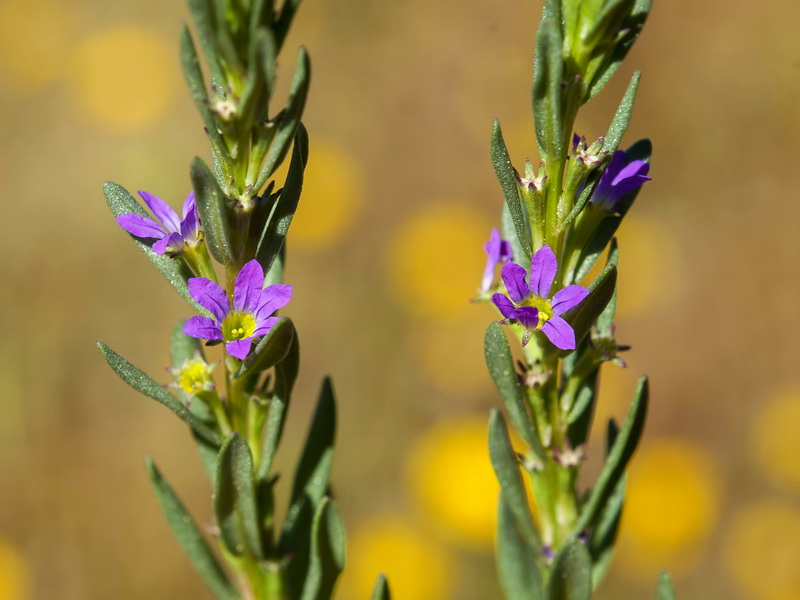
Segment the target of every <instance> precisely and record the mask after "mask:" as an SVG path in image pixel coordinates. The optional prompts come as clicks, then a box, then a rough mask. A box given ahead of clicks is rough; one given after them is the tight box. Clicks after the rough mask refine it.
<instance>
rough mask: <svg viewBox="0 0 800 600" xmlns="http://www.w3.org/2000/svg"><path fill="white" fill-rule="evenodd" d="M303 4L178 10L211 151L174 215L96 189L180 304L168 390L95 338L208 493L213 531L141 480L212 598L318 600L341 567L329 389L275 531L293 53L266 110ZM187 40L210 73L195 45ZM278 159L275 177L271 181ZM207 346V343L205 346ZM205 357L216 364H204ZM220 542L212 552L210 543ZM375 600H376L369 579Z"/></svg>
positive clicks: (294, 200) (293, 155) (113, 188)
mask: <svg viewBox="0 0 800 600" xmlns="http://www.w3.org/2000/svg"><path fill="white" fill-rule="evenodd" d="M298 6H299V0H284V1H283V2H282V3H281V4H280V7H278V6H277V5H276V3H275V2H274V1H273V0H247V1H244V2H239V1H234V0H189V8H190V12H191V15H192V20H193V22H194V27H195V34H194V35H192V34H191V33H190V32H189V29H188V28H187V27H185V28H184V30H183V32H182V35H181V41H180V55H181V62H182V66H183V73H184V76H185V79H186V82H187V84H188V87H189V90H190V92H191V95H192V98H193V99H194V103H195V105H196V107H197V109H198V111H199V113H200V116H201V118H202V121H203V124H204V126H205V131H206V134H207V136H208V140H209V142H210V145H211V167H209V166H208V165H207V164H206V162H205V161H204V160H202V159H200V158H195V159H194V161H193V162H192V164H191V169H190V179H191V184H192V191H191V192H190V193H189V196H188V197H187V198H186V200H185V202H184V204H183V208H182V211H181V215H180V216H179V215H178V213H177V212H176V211H175V210H174V209H173V208H171V207H170V206H169V204H168V203H167V202H165V201H164V200H162V199H160V198H158V197H157V196H155V195H153V194H151V193H148V192H140V193H139V194H140V196H141V198H142V200H143V201H144V203H145V205H146V206H147V208H148V209H149V211H150V214H148V212H146V211H145V210H144V208H143V207H142V206H141V205H140V204H139V203H138V202H137V201H136V200H135V199H134V198H133V197H132V196H131V195H130V194H129V193H128V192H127V191H126V190H125V189H124V188H122V187H121V186H119V185H117V184H115V183H106V184H105V187H104V193H105V198H106V201H107V203H108V205H109V207H110V208H111V210H112V212H113V213H114V216H115V217H116V219H117V222H118V224H119V225H120V226H121V227H122V229H124V230H125V231H127V232H128V233H129V234H130V236H131V238H132V239H133V241H134V242H135V243H136V245H138V246H139V248H140V249H141V250H142V251H143V252H144V254H145V255H146V256H147V257H148V258H149V259H150V260H151V261H152V262H153V263H154V264H155V266H156V267H157V268H158V269H159V270H160V271H161V273H162V274H163V275H164V277H165V278H166V279H167V281H168V282H169V283H170V284H171V285H172V286H173V287H174V288H175V290H176V291H177V292H178V293H179V294H180V295H181V296H182V297H183V298H184V299H185V300H187V301H188V303H189V305H190V307H191V309H190V314H193V315H194V316H191V317H190V318H188V319H187V320H185V321H182V322H180V323H178V324H177V325H176V327H175V328H174V330H173V332H172V335H171V337H170V348H171V353H172V365H171V366H170V367H169V368H168V372H169V373H170V374H171V376H172V381H167V382H164V383H163V384H162V382H159V381H157V380H156V379H154V378H151V377H150V376H149V375H147V374H145V373H144V372H142V371H141V370H140V369H138V368H137V367H135V366H134V365H133V364H131V363H130V362H128V361H127V360H125V359H124V358H122V357H121V356H120V355H119V354H117V353H116V352H114V351H113V350H112V349H111V348H109V347H108V346H107V345H105V344H103V343H98V346H99V348H100V351H101V352H102V353H103V355H104V357H105V359H106V361H107V362H108V364H109V365H110V366H111V368H112V369H113V370H114V371H115V372H116V373H117V374H118V375H119V376H120V377H121V378H122V379H123V381H125V382H126V383H128V384H129V385H130V386H131V387H133V388H134V389H136V390H137V391H138V392H140V393H142V394H143V395H145V396H149V397H150V398H152V399H154V400H156V401H157V402H159V403H161V404H163V405H165V406H166V407H167V408H169V409H170V410H172V412H173V413H175V414H176V415H177V416H178V418H180V419H181V420H183V421H184V422H185V423H186V425H187V426H188V428H189V430H190V432H191V435H192V437H193V439H194V442H195V444H196V446H197V450H198V453H199V455H200V458H201V460H202V462H203V464H204V466H205V469H206V471H207V473H208V476H209V478H210V480H211V483H212V486H213V508H214V516H215V524H214V525H213V526H212V527H211V528H210V531H209V532H206V531H204V528H203V527H201V526H199V525H198V524H197V523H196V522H195V520H194V519H193V518H192V517H191V516H190V515H189V514H188V513H187V511H186V509H185V507H184V505H183V503H182V502H181V500H180V499H179V498H178V495H177V494H176V492H175V490H174V489H173V488H172V487H171V486H170V484H169V483H168V482H167V480H166V479H165V478H164V476H163V475H162V473H161V472H160V470H159V469H158V468H157V467H156V465H155V463H154V462H153V460H151V459H150V458H148V459H147V460H146V466H147V471H148V473H149V476H150V480H151V482H152V484H153V487H154V489H155V492H156V495H157V497H158V500H159V502H160V504H161V507H162V509H163V510H164V513H165V515H166V517H167V521H168V523H169V525H170V527H171V528H172V530H173V532H174V533H175V536H176V537H177V539H178V542H179V543H180V544H181V545H182V546H183V549H184V550H185V551H186V554H187V556H188V558H189V560H190V561H191V562H192V564H193V565H194V567H195V569H196V570H197V572H198V573H199V574H200V575H201V577H202V578H203V580H204V581H205V583H206V584H207V585H208V587H209V589H210V590H211V592H212V593H213V594H214V596H215V597H217V598H220V599H225V600H234V599H237V598H241V599H255V600H312V599H313V600H324V599H327V598H330V597H331V595H332V593H333V588H334V585H335V583H336V580H337V577H338V575H339V573H340V572H341V570H342V568H343V566H344V559H345V535H344V526H343V523H342V520H341V517H340V515H339V511H338V509H337V507H336V503H335V502H334V500H333V499H332V498H331V494H330V488H329V483H328V478H329V475H330V470H331V462H332V458H333V444H334V437H335V429H336V406H335V398H334V392H333V386H332V384H331V381H330V380H329V379H326V380H325V381H324V382H323V384H322V389H321V392H320V395H319V401H318V403H317V408H316V412H315V414H314V417H313V421H312V423H311V426H310V429H309V433H308V437H307V440H306V443H305V447H304V448H303V450H302V452H301V456H300V459H299V463H298V465H297V468H296V471H295V474H294V481H293V484H292V486H291V491H290V493H289V501H288V506H289V508H288V512H287V515H286V517H285V519H283V522H279V521H278V519H277V517H276V514H275V503H276V502H275V497H276V494H277V493H278V492H280V491H281V490H282V489H284V488H283V486H281V485H279V477H278V474H277V473H275V472H273V461H274V458H275V454H276V452H277V450H278V447H279V443H280V441H281V437H282V432H283V430H284V424H285V421H286V416H287V411H288V408H289V404H290V402H291V397H292V391H293V389H294V385H295V381H296V379H297V375H298V368H299V356H300V355H299V342H298V334H297V331H296V330H295V327H294V325H293V323H292V320H291V319H290V318H289V317H286V316H283V314H279V311H283V309H284V308H286V307H287V304H289V302H290V299H291V296H292V286H291V285H290V284H286V283H283V279H284V264H285V244H284V241H285V238H286V235H287V232H288V230H289V226H290V224H291V222H292V217H293V215H294V213H295V211H296V209H297V205H298V202H299V199H300V193H301V189H302V185H303V174H304V169H305V166H306V162H307V160H308V137H307V134H306V131H305V128H304V127H303V125H302V123H301V116H302V114H303V109H304V106H305V102H306V95H307V92H308V86H309V75H310V70H309V69H310V67H309V58H308V55H307V53H306V51H305V49H303V48H300V50H299V52H298V53H297V60H296V67H295V71H294V77H293V79H292V82H291V87H290V92H289V97H288V100H287V102H286V105H285V106H284V107H283V108H281V109H280V110H277V109H275V107H274V99H273V97H272V96H273V90H274V84H275V77H276V69H277V58H278V55H279V54H280V52H281V50H282V48H283V45H284V42H285V40H286V36H287V33H288V31H289V27H290V25H291V24H292V21H293V19H294V16H295V13H296V11H297V9H298ZM195 39H197V40H199V45H200V48H201V49H202V53H203V56H204V58H205V66H206V68H207V73H208V75H209V76H210V81H208V82H207V81H206V76H205V75H204V72H203V68H202V67H201V63H200V59H199V57H198V54H197V50H196V47H195V41H194V40H195ZM284 160H289V169H288V173H287V175H286V179H285V181H283V182H282V183H278V182H276V181H274V175H275V172H276V170H277V169H278V167H279V166H280V164H281V163H282V162H283V161H284ZM204 342H205V343H204ZM212 353H213V355H214V357H215V358H214V359H212V358H210V357H211V355H212ZM213 546H216V551H215V550H214V549H212V547H213ZM374 597H375V598H377V599H381V598H388V588H387V586H386V582H385V579H383V578H379V580H378V584H377V585H376V592H375V596H374Z"/></svg>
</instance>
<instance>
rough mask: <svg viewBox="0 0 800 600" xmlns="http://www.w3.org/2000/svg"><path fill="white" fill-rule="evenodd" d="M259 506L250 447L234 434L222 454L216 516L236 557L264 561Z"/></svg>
mask: <svg viewBox="0 0 800 600" xmlns="http://www.w3.org/2000/svg"><path fill="white" fill-rule="evenodd" d="M256 506H257V505H256V492H255V485H254V482H253V457H252V455H251V454H250V446H249V445H248V444H247V441H246V440H245V439H244V438H243V437H242V436H241V435H239V434H238V433H235V432H234V433H232V434H231V435H230V436H229V437H228V439H227V440H226V441H225V444H224V445H223V446H222V449H221V450H220V452H219V457H218V458H217V481H216V486H215V490H214V512H215V514H216V516H217V523H218V525H219V529H220V537H221V538H222V541H223V542H224V543H225V547H226V548H227V549H228V552H230V553H231V554H233V555H234V556H241V555H242V554H248V555H250V556H253V557H255V558H257V559H259V560H260V559H263V550H262V548H261V532H260V527H259V518H258V510H257V508H256Z"/></svg>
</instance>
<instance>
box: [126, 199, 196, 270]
mask: <svg viewBox="0 0 800 600" xmlns="http://www.w3.org/2000/svg"><path fill="white" fill-rule="evenodd" d="M139 195H140V196H141V197H142V200H144V203H145V204H147V208H149V209H150V212H151V213H153V215H155V217H156V219H158V221H154V220H153V219H148V218H147V217H143V216H141V215H137V214H134V213H125V214H122V215H120V216H118V217H117V223H119V226H120V227H122V228H123V229H124V230H125V231H127V232H128V233H131V234H133V235H135V236H136V237H140V238H154V239H156V240H158V241H156V242H155V243H154V244H153V252H155V253H156V254H169V255H170V256H177V255H179V254H180V253H181V252H183V250H184V248H186V247H187V246H188V247H190V248H193V247H195V246H196V245H197V244H199V243H200V241H201V240H202V239H203V229H202V225H201V224H200V218H199V217H198V215H197V206H196V205H195V202H194V191H192V192H189V195H188V196H186V200H184V202H183V211H182V218H178V214H177V213H176V212H175V211H174V210H172V208H171V207H170V205H169V204H167V203H166V202H164V201H163V200H162V199H161V198H159V197H157V196H154V195H153V194H150V193H149V192H142V191H140V192H139Z"/></svg>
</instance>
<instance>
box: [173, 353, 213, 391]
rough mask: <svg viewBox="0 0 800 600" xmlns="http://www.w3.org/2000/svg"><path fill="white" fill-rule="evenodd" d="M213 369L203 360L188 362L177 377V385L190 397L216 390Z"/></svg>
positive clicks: (196, 359)
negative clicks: (212, 374)
mask: <svg viewBox="0 0 800 600" xmlns="http://www.w3.org/2000/svg"><path fill="white" fill-rule="evenodd" d="M212 369H213V367H211V366H209V365H208V364H207V363H206V361H204V360H203V359H202V358H199V357H198V358H193V359H189V360H186V361H184V363H183V365H181V368H180V369H179V370H178V372H177V373H176V375H175V380H176V383H177V384H178V387H179V388H180V389H181V390H183V391H184V392H185V393H186V394H187V395H188V396H196V395H197V394H199V393H200V392H204V391H207V390H210V389H213V388H214V382H213V381H212V380H211V371H212Z"/></svg>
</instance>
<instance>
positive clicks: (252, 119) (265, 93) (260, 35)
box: [239, 27, 277, 130]
mask: <svg viewBox="0 0 800 600" xmlns="http://www.w3.org/2000/svg"><path fill="white" fill-rule="evenodd" d="M250 43H251V48H250V50H251V56H250V61H249V62H250V65H251V68H249V69H248V70H247V75H246V79H245V86H244V91H243V92H242V99H241V103H240V104H239V107H240V108H239V123H240V126H241V127H242V128H243V129H245V130H247V129H250V128H252V127H253V126H254V125H256V124H257V123H258V122H259V121H263V120H264V119H266V118H267V109H268V104H269V99H270V96H271V94H272V83H273V81H274V79H275V60H276V53H277V49H276V47H275V38H274V36H273V35H272V32H271V31H270V30H269V29H267V28H265V27H261V28H259V29H257V30H256V32H255V33H254V35H253V37H252V40H251V42H250Z"/></svg>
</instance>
